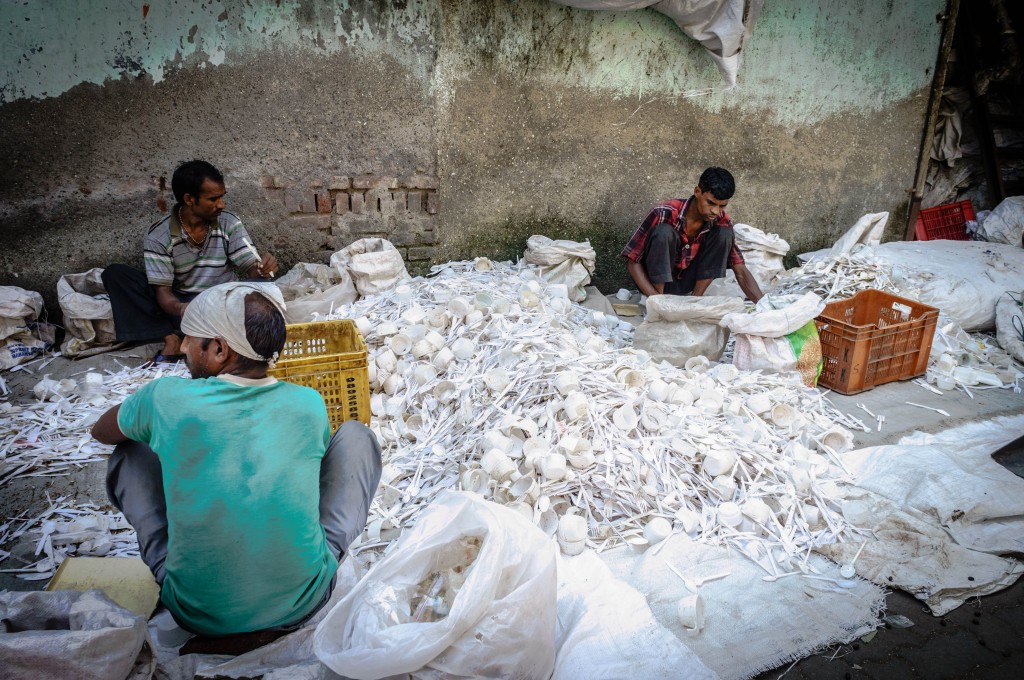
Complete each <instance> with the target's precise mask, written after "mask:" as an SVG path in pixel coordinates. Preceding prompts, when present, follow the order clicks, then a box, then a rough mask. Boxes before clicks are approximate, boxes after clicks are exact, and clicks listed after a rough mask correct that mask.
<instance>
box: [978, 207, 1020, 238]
mask: <svg viewBox="0 0 1024 680" xmlns="http://www.w3.org/2000/svg"><path fill="white" fill-rule="evenodd" d="M977 238H979V239H981V240H984V241H989V242H991V243H1007V244H1009V245H1011V246H1017V247H1018V248H1020V247H1022V246H1024V243H1022V239H1024V196H1010V197H1009V198H1005V199H1003V201H1002V202H1001V203H1000V204H999V205H997V206H996V207H995V208H993V209H992V212H991V213H989V215H988V216H987V217H986V218H985V221H984V222H982V223H981V225H980V226H979V227H978V232H977Z"/></svg>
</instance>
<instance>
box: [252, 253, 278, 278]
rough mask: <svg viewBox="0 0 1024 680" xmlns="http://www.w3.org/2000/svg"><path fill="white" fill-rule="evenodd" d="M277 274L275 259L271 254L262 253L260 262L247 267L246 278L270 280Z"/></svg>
mask: <svg viewBox="0 0 1024 680" xmlns="http://www.w3.org/2000/svg"><path fill="white" fill-rule="evenodd" d="M275 274H277V258H276V257H274V254H273V253H263V256H262V257H261V258H260V261H259V262H257V263H256V264H254V265H253V266H251V267H249V272H248V276H249V278H251V279H254V278H256V277H261V278H264V279H272V278H274V275H275Z"/></svg>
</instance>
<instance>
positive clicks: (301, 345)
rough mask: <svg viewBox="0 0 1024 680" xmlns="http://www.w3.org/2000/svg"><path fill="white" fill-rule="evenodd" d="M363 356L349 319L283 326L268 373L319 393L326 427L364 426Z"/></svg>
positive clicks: (365, 376) (367, 407)
mask: <svg viewBox="0 0 1024 680" xmlns="http://www.w3.org/2000/svg"><path fill="white" fill-rule="evenodd" d="M366 356H367V354H366V342H365V341H364V340H363V336H362V335H360V333H359V330H358V329H357V328H356V325H355V323H353V321H352V320H351V319H334V320H332V321H313V322H311V323H296V324H288V338H287V340H286V341H285V343H284V350H283V351H282V352H281V357H280V358H279V359H278V360H277V365H276V366H275V367H274V368H273V369H271V370H270V371H268V373H269V375H272V376H273V377H275V378H277V379H279V380H287V381H288V382H291V383H295V384H296V385H305V386H306V387H312V388H313V389H314V390H316V391H317V392H319V393H320V396H322V397H323V398H324V403H325V404H326V405H327V415H328V417H329V418H330V420H331V429H332V430H336V429H338V426H339V425H341V424H342V423H343V422H345V421H346V420H358V421H360V422H361V423H363V424H364V425H369V423H370V380H369V374H368V373H367V370H366Z"/></svg>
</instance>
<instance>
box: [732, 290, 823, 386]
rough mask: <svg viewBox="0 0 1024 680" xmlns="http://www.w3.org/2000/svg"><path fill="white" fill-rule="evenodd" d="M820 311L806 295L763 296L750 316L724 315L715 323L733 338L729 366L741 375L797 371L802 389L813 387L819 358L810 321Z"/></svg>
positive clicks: (817, 303)
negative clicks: (727, 331) (758, 372)
mask: <svg viewBox="0 0 1024 680" xmlns="http://www.w3.org/2000/svg"><path fill="white" fill-rule="evenodd" d="M824 309H825V301H824V300H822V299H821V298H820V297H818V296H817V295H816V294H814V293H810V292H809V293H804V294H803V295H781V296H774V295H765V296H764V297H763V298H761V299H760V300H759V301H758V302H757V304H756V305H754V309H753V311H751V312H750V313H744V312H739V313H737V312H733V313H731V314H726V315H725V316H724V317H722V320H721V321H720V322H719V323H720V325H722V326H725V327H727V328H728V329H729V330H730V331H731V332H732V333H733V334H734V335H735V336H736V345H735V347H734V349H733V358H732V363H733V365H734V366H736V368H739V369H741V370H744V371H758V370H760V371H770V372H781V371H797V372H799V373H800V376H801V378H802V380H803V382H804V384H805V385H807V386H808V387H814V386H815V385H816V384H817V382H818V376H819V374H820V373H821V362H822V357H821V341H820V340H819V338H818V331H817V328H816V327H815V326H814V324H813V321H814V318H815V317H817V316H818V315H819V314H821V312H822V310H824ZM805 326H806V328H805V329H804V330H803V331H802V332H801V333H799V334H798V335H796V336H793V338H790V337H789V336H790V335H791V334H793V333H796V332H797V331H798V330H800V329H801V328H804V327H805ZM791 340H792V341H791ZM798 349H799V352H798Z"/></svg>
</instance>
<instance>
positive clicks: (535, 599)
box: [313, 491, 558, 680]
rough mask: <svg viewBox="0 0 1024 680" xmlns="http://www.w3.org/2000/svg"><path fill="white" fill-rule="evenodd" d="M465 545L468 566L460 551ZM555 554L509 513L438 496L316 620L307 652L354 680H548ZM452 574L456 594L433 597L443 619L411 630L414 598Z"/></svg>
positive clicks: (449, 590) (461, 497) (452, 495)
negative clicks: (422, 679) (457, 573)
mask: <svg viewBox="0 0 1024 680" xmlns="http://www.w3.org/2000/svg"><path fill="white" fill-rule="evenodd" d="M473 539H476V541H478V547H477V548H476V549H478V550H479V552H478V553H476V554H475V558H474V557H472V553H470V552H468V550H469V548H468V547H467V541H471V540H473ZM555 551H556V548H555V543H554V542H553V541H551V540H549V539H548V537H547V535H546V534H544V532H542V531H541V530H540V529H539V528H537V527H536V526H535V525H534V524H533V523H532V522H531V521H530V520H528V519H526V518H525V517H523V515H521V514H520V513H518V512H516V511H515V510H512V509H509V508H506V507H503V506H500V505H498V504H497V503H491V502H489V501H485V500H483V499H482V498H480V497H479V496H476V495H475V494H473V493H470V492H459V491H445V492H443V493H442V494H440V495H439V496H438V497H437V499H436V500H435V501H434V502H433V503H431V504H430V505H429V506H427V507H426V508H425V509H424V510H423V512H422V514H420V516H419V518H418V519H417V520H416V525H415V526H414V527H413V528H412V529H411V530H409V531H408V532H407V533H405V534H404V535H403V536H402V537H401V538H399V539H398V543H397V545H396V546H395V548H394V550H393V551H392V552H391V553H390V554H388V555H387V556H385V557H384V559H382V560H381V561H380V562H378V563H377V564H376V565H374V567H373V568H372V569H371V570H370V572H369V573H368V574H367V575H366V576H365V577H364V578H363V579H362V580H360V581H359V583H358V584H356V586H355V587H354V588H352V590H350V591H349V592H348V594H347V595H345V596H344V597H343V598H342V599H341V601H339V602H338V604H337V605H335V607H334V608H333V609H331V611H330V612H329V613H328V614H327V616H326V617H324V620H323V621H321V622H320V624H319V625H318V626H317V629H316V633H315V635H314V637H313V649H314V651H315V653H316V655H317V657H318V658H319V659H320V660H321V661H322V662H323V663H324V664H325V665H327V666H328V667H329V668H330V669H331V670H333V671H334V672H335V673H338V674H340V675H343V676H345V677H348V678H356V679H357V680H360V679H363V678H383V677H389V676H392V675H402V674H406V673H413V672H415V671H421V674H422V675H425V676H426V677H435V676H436V677H445V678H481V677H489V678H548V677H550V676H551V671H552V670H553V669H554V665H555V613H556V597H557V585H558V580H557V575H556V570H555ZM467 560H469V562H468V564H465V562H466V561H467ZM452 565H461V566H462V571H461V577H462V578H464V579H465V580H464V582H463V583H461V585H460V587H457V588H456V587H455V586H454V585H452V584H451V582H450V581H447V579H444V580H446V582H447V583H449V585H443V586H441V588H440V590H439V591H438V593H435V596H436V597H438V598H441V599H443V600H445V601H444V602H443V605H444V606H445V607H447V608H448V610H447V613H442V612H440V611H439V610H438V607H440V606H441V605H440V604H438V605H436V606H435V605H432V607H433V610H432V611H433V615H431V616H430V617H426V618H424V617H420V618H421V620H420V621H415V620H414V619H415V618H416V616H415V615H416V613H417V612H419V610H420V607H419V606H417V604H416V603H415V602H414V598H418V597H419V596H420V595H421V594H423V591H424V584H433V583H436V582H437V580H436V577H437V576H438V575H442V576H444V575H445V574H447V575H448V576H449V577H451V578H454V576H452V574H453V573H454V569H453V566H452ZM426 587H427V588H429V585H428V586H426ZM429 593H430V591H429V590H428V591H427V594H429ZM446 594H447V595H448V597H447V598H446V597H444V596H445V595H446ZM431 599H433V598H431ZM421 604H422V601H421ZM427 619H433V620H427Z"/></svg>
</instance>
